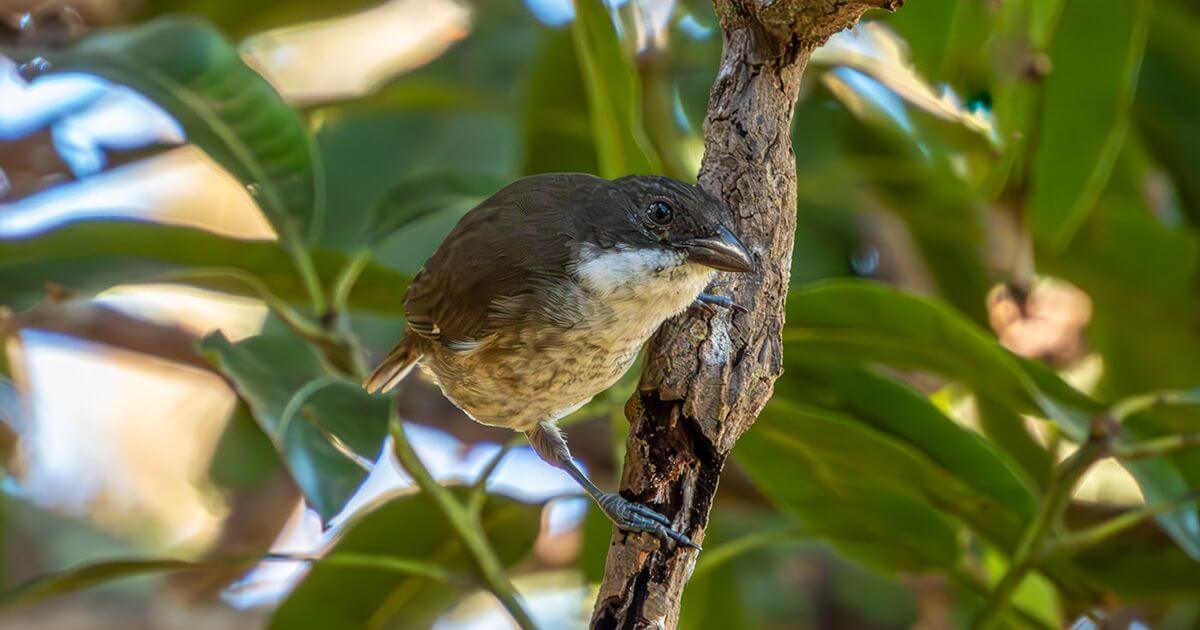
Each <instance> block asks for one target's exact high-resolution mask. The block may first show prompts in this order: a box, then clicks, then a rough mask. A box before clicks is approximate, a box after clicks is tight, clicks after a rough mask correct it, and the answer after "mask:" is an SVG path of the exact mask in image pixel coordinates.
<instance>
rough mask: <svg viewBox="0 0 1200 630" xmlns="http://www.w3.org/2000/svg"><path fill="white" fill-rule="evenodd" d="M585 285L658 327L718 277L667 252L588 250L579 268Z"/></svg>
mask: <svg viewBox="0 0 1200 630" xmlns="http://www.w3.org/2000/svg"><path fill="white" fill-rule="evenodd" d="M575 274H576V277H578V278H579V282H580V284H582V285H583V287H584V288H586V289H587V290H588V291H590V292H592V293H593V294H595V295H596V296H597V297H600V298H601V299H604V300H606V301H607V302H608V303H609V304H610V305H611V306H613V307H615V308H616V309H618V310H621V311H626V312H627V313H626V314H627V315H628V316H629V317H631V318H632V319H637V320H653V321H654V326H657V325H658V323H661V322H662V321H663V320H665V319H666V318H668V317H670V316H672V315H674V314H676V313H678V312H680V311H682V310H683V309H685V308H687V307H688V305H689V304H691V303H692V301H693V300H695V299H696V296H697V295H699V294H700V292H701V291H703V290H704V287H706V286H707V285H708V283H709V281H710V280H712V277H713V275H714V274H715V272H714V271H713V270H712V269H710V268H708V267H704V266H702V265H697V264H694V263H690V262H688V261H687V255H686V254H685V253H683V252H680V251H675V250H671V249H666V248H661V249H658V248H622V247H615V248H610V249H600V248H598V247H588V248H584V249H583V250H582V251H581V252H580V256H579V262H578V263H577V264H576V266H575Z"/></svg>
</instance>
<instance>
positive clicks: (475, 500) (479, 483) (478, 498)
mask: <svg viewBox="0 0 1200 630" xmlns="http://www.w3.org/2000/svg"><path fill="white" fill-rule="evenodd" d="M519 439H521V438H520V436H518V437H516V438H513V439H511V440H509V441H507V442H505V443H504V444H501V445H500V450H498V451H496V454H495V455H492V459H491V460H489V461H488V463H487V465H486V466H484V467H483V470H482V471H481V472H480V473H479V477H477V478H476V479H475V484H474V485H473V486H472V487H471V495H470V497H468V498H467V512H469V513H470V514H471V516H472V517H473V518H479V514H480V512H482V511H483V504H484V502H485V501H486V500H487V485H488V481H490V480H491V478H492V475H494V474H496V469H497V468H499V467H500V462H502V461H504V457H505V456H506V455H508V452H509V451H511V450H512V447H514V446H516V445H517V441H518V440H519Z"/></svg>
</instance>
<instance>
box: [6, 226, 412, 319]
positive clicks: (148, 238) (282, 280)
mask: <svg viewBox="0 0 1200 630" xmlns="http://www.w3.org/2000/svg"><path fill="white" fill-rule="evenodd" d="M313 257H314V262H315V264H316V267H317V271H318V273H319V274H320V276H321V277H322V279H323V280H324V281H325V282H326V283H327V284H328V283H330V282H332V280H333V278H334V276H335V275H336V274H337V272H338V270H340V269H341V268H342V267H343V266H345V264H346V263H347V262H348V259H347V258H346V256H344V255H342V254H339V253H335V252H329V251H324V250H316V251H314V252H313ZM222 268H233V269H237V270H240V271H242V272H245V273H248V274H250V275H251V276H253V277H255V278H257V279H259V280H261V281H262V283H263V284H265V285H266V286H268V287H269V288H270V290H271V291H272V293H274V294H275V295H276V296H278V297H280V298H282V299H283V300H285V301H287V302H291V303H297V304H298V303H302V302H305V301H306V300H307V299H308V294H307V293H306V291H305V288H304V285H303V283H302V282H301V281H300V279H299V278H298V277H297V276H296V274H295V272H294V270H293V267H292V264H291V261H290V259H289V258H288V256H287V254H286V253H285V252H284V251H283V250H282V249H281V248H280V247H279V244H278V243H274V242H270V241H244V240H238V239H232V238H227V237H223V236H219V235H216V234H213V233H211V232H205V231H203V230H197V229H193V228H186V227H177V226H170V225H163V224H159V223H149V222H142V221H121V220H113V221H84V222H80V223H74V224H71V225H67V226H64V227H61V228H59V229H57V230H54V231H51V232H45V233H42V234H38V235H36V236H31V237H29V238H25V239H21V240H0V304H4V305H7V306H10V307H13V308H26V307H28V306H31V305H33V304H35V303H37V302H38V301H39V300H41V299H42V297H43V296H44V295H45V292H46V283H48V282H50V283H54V284H58V285H61V286H63V287H66V288H68V289H72V290H76V291H80V292H84V293H94V292H97V291H101V290H103V289H106V288H109V287H112V286H114V285H117V284H123V283H131V282H155V281H158V282H163V281H169V282H182V283H185V284H190V285H194V286H199V287H203V288H207V289H213V290H218V291H224V292H228V293H233V294H236V295H246V296H250V297H255V296H256V295H257V293H256V291H255V290H254V289H253V287H250V286H248V285H247V284H246V282H245V281H244V280H241V279H238V278H236V277H231V275H228V274H226V275H222V274H211V275H209V274H204V275H195V276H188V275H187V274H186V273H185V272H187V271H189V270H192V271H194V270H196V269H222ZM164 274H166V275H164ZM407 286H408V276H405V275H403V274H399V273H396V272H394V271H391V270H389V269H386V268H384V267H382V266H380V265H375V264H372V265H369V266H368V267H367V268H366V269H365V270H364V271H363V273H362V275H361V276H360V277H359V280H358V283H357V284H356V285H355V288H354V294H353V296H352V297H353V299H352V301H351V306H352V307H354V308H356V309H360V310H365V311H370V312H377V313H392V314H398V313H403V312H404V304H403V301H402V297H403V294H404V289H405V287H407Z"/></svg>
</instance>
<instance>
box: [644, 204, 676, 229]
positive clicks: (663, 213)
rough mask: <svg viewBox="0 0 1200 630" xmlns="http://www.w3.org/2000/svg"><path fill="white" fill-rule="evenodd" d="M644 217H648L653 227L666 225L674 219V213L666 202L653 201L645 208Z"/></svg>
mask: <svg viewBox="0 0 1200 630" xmlns="http://www.w3.org/2000/svg"><path fill="white" fill-rule="evenodd" d="M646 216H648V217H650V220H651V221H653V222H654V224H655V225H667V224H668V223H670V222H671V219H674V218H675V212H674V211H672V210H671V206H670V204H668V203H667V202H665V201H655V202H653V203H651V204H650V205H649V206H647V207H646Z"/></svg>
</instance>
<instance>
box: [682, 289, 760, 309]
mask: <svg viewBox="0 0 1200 630" xmlns="http://www.w3.org/2000/svg"><path fill="white" fill-rule="evenodd" d="M692 305H693V306H699V307H700V308H703V309H707V310H712V308H713V307H714V306H722V307H725V308H729V309H733V310H735V311H741V312H743V313H749V312H750V311H748V310H746V307H744V306H742V305H741V304H738V303H737V302H734V301H733V298H730V297H728V296H724V295H713V294H711V293H701V294H700V295H698V296H696V300H695V301H694V302H692Z"/></svg>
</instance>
